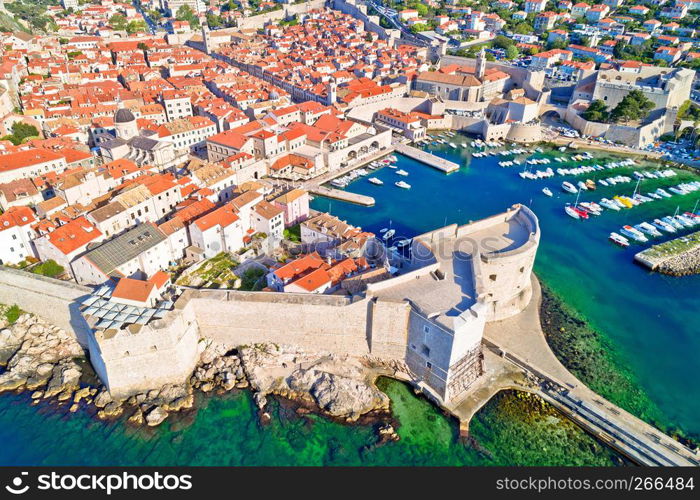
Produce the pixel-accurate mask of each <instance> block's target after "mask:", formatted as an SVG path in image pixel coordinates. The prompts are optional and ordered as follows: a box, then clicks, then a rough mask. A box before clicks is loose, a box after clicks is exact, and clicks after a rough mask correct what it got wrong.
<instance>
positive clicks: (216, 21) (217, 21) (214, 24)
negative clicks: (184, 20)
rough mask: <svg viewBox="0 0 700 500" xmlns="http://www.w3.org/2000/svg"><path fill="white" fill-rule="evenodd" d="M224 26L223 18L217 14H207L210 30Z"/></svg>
mask: <svg viewBox="0 0 700 500" xmlns="http://www.w3.org/2000/svg"><path fill="white" fill-rule="evenodd" d="M222 24H223V22H222V19H221V17H219V16H217V15H216V14H207V26H209V27H210V28H218V27H219V26H221V25H222Z"/></svg>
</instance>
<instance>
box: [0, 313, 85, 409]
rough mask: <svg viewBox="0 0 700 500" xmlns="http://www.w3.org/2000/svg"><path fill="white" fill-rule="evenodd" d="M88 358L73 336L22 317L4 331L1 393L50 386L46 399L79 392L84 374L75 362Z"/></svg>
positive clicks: (0, 342)
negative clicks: (4, 369)
mask: <svg viewBox="0 0 700 500" xmlns="http://www.w3.org/2000/svg"><path fill="white" fill-rule="evenodd" d="M82 356H84V351H83V348H82V347H81V346H80V344H78V342H77V341H76V340H75V338H73V337H72V336H71V335H68V334H67V333H66V332H64V331H63V330H61V329H60V328H57V327H55V326H53V325H50V324H48V323H46V322H45V321H43V320H42V319H40V318H38V317H36V316H33V315H31V314H22V315H21V316H20V317H19V318H18V319H17V321H16V322H15V323H14V324H13V325H11V326H10V327H7V328H3V330H2V331H0V364H5V365H6V366H7V369H6V371H5V372H3V373H2V374H0V392H2V391H7V390H15V389H20V388H23V387H24V388H27V389H28V390H35V389H40V388H42V387H44V386H45V385H46V386H47V388H46V391H45V393H44V397H53V396H57V395H59V394H62V393H64V392H65V391H68V390H74V389H76V388H77V384H78V380H79V379H80V376H81V370H80V367H79V365H77V364H76V363H75V362H74V361H73V359H74V358H78V357H82Z"/></svg>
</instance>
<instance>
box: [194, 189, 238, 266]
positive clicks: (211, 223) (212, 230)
mask: <svg viewBox="0 0 700 500" xmlns="http://www.w3.org/2000/svg"><path fill="white" fill-rule="evenodd" d="M188 230H189V233H190V241H191V242H192V245H194V246H196V247H198V248H201V249H202V250H203V251H204V258H205V259H209V258H211V257H214V256H215V255H217V254H219V253H221V252H236V251H238V250H239V249H241V248H243V232H244V229H243V226H242V224H241V219H240V217H239V216H238V211H237V210H236V208H235V207H234V206H233V205H231V204H230V203H229V204H226V205H224V206H222V207H219V208H217V209H216V210H214V211H212V212H209V213H208V214H206V215H203V216H201V217H199V218H198V219H196V220H195V221H194V222H193V223H192V224H190V226H189V228H188Z"/></svg>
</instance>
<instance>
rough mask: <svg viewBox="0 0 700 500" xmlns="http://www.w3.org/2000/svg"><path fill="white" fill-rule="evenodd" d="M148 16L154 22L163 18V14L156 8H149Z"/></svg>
mask: <svg viewBox="0 0 700 500" xmlns="http://www.w3.org/2000/svg"><path fill="white" fill-rule="evenodd" d="M148 17H150V18H151V20H153V22H154V23H157V22H158V21H160V20H161V19H162V18H163V14H161V13H160V11H159V10H157V9H151V10H149V11H148Z"/></svg>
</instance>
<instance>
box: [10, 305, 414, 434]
mask: <svg viewBox="0 0 700 500" xmlns="http://www.w3.org/2000/svg"><path fill="white" fill-rule="evenodd" d="M201 342H202V343H201V345H200V347H201V355H200V362H199V364H198V366H197V367H196V368H195V370H194V372H193V374H192V376H191V377H190V379H189V380H188V381H187V382H186V383H184V384H182V385H167V386H164V387H162V388H160V389H154V390H151V391H148V392H145V393H140V394H135V395H132V396H130V397H128V398H125V399H120V400H115V399H114V398H112V396H111V395H110V393H109V391H108V390H107V389H106V387H105V386H103V385H102V384H101V383H100V382H99V380H98V379H97V377H96V376H95V375H94V372H92V368H91V366H90V365H89V362H88V361H87V360H86V359H85V352H84V350H83V348H82V347H81V346H80V345H79V344H78V342H77V341H76V340H75V339H74V338H73V337H72V336H70V335H68V334H66V332H64V331H63V330H61V329H60V328H57V327H55V326H53V325H51V324H49V323H47V322H45V321H44V320H42V319H41V318H38V317H36V316H34V315H31V314H22V315H20V316H19V318H18V319H17V320H16V321H15V322H13V323H12V324H8V322H7V321H6V320H0V366H3V367H4V368H5V369H4V371H3V372H2V373H0V393H2V392H7V391H15V392H26V391H30V392H31V399H32V400H33V403H34V404H39V402H40V401H44V400H48V401H54V402H56V403H58V404H59V405H62V406H64V407H65V406H68V409H69V411H70V412H75V411H78V409H80V408H81V407H82V408H86V409H87V410H88V411H90V412H92V413H95V415H96V416H97V417H98V418H100V419H116V418H126V420H127V422H128V423H129V424H132V425H134V426H149V427H155V426H158V425H160V424H161V423H163V422H164V421H165V420H166V419H168V418H169V417H170V416H171V415H172V416H176V415H181V416H182V415H187V414H188V413H191V412H194V411H196V405H195V400H196V396H197V394H207V393H216V394H224V393H226V392H229V391H235V390H241V389H250V390H251V391H252V392H253V399H254V401H255V404H256V406H257V407H258V409H259V415H260V420H261V422H262V423H266V422H268V421H269V419H270V415H269V414H268V413H267V411H266V406H267V403H268V401H267V398H268V396H269V395H275V396H279V397H281V398H284V399H286V400H289V401H290V402H293V404H295V405H297V407H298V408H297V413H299V414H304V413H309V412H316V413H319V414H322V415H324V416H327V417H329V418H331V419H333V420H337V421H341V422H345V423H371V422H380V423H381V425H379V426H378V427H377V431H378V437H379V442H378V444H381V443H383V442H386V441H395V440H398V434H396V431H395V429H394V425H393V424H392V422H391V412H390V404H391V401H390V400H389V398H388V396H387V395H386V394H384V393H383V392H382V391H380V390H379V389H378V388H377V387H376V385H375V380H376V379H377V377H378V376H382V375H384V376H389V377H394V378H399V379H403V380H406V379H408V378H409V373H408V369H407V368H406V367H405V365H403V364H402V363H384V362H381V361H378V360H373V359H369V358H363V359H357V358H352V357H349V356H338V355H335V354H331V353H325V352H314V353H309V352H305V351H302V350H300V349H298V348H296V347H292V346H281V345H276V344H256V345H252V346H242V347H236V348H232V347H229V346H223V345H218V344H214V343H211V342H209V341H205V340H203V341H201Z"/></svg>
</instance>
